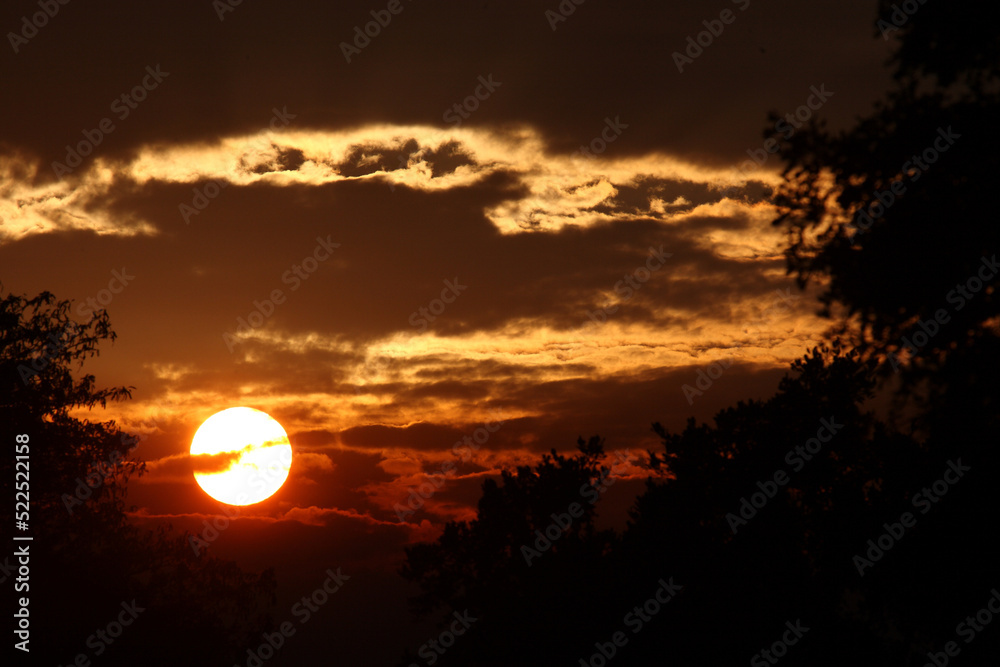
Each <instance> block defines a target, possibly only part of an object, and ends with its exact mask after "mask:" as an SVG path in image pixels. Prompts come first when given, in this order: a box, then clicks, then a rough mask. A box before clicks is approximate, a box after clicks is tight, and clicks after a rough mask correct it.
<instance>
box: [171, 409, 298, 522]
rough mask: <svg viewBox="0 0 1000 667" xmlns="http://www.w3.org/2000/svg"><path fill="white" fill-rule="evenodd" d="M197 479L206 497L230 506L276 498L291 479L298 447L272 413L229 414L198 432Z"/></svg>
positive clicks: (194, 445) (233, 411)
mask: <svg viewBox="0 0 1000 667" xmlns="http://www.w3.org/2000/svg"><path fill="white" fill-rule="evenodd" d="M191 457H192V467H193V469H194V478H195V481H197V482H198V485H199V486H201V488H202V489H204V490H205V493H207V494H208V495H210V496H212V497H213V498H215V499H216V500H218V501H219V502H223V503H226V504H227V505H252V504H254V503H259V502H260V501H262V500H265V499H266V498H270V497H271V496H272V495H274V493H275V492H276V491H277V490H278V489H280V488H281V485H282V484H284V483H285V480H286V479H287V478H288V471H289V469H290V468H291V466H292V445H291V443H290V442H289V441H288V434H287V433H285V429H283V428H281V424H279V423H278V422H277V421H276V420H275V419H274V418H272V417H271V416H270V415H269V414H267V413H266V412H261V411H260V410H255V409H253V408H229V409H228V410H223V411H222V412H217V413H215V414H214V415H212V416H211V417H209V418H208V419H206V420H205V422H204V423H203V424H202V425H201V426H200V427H199V428H198V430H197V431H196V432H195V434H194V438H193V439H192V441H191Z"/></svg>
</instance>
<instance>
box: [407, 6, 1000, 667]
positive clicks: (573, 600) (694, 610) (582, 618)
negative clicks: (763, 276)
mask: <svg viewBox="0 0 1000 667" xmlns="http://www.w3.org/2000/svg"><path fill="white" fill-rule="evenodd" d="M900 4H901V3H898V2H890V1H888V0H883V1H882V2H880V3H879V5H878V17H879V18H880V19H882V20H885V21H892V20H894V19H893V13H894V12H899V11H901V10H900V9H899V8H898V7H899V5H900ZM911 4H912V5H915V6H916V7H917V9H916V11H915V12H912V13H910V14H909V15H907V17H906V19H905V21H902V22H901V23H900V29H899V30H893V31H890V35H891V36H892V38H893V39H897V40H898V42H897V44H896V47H897V48H896V50H895V53H894V55H893V57H892V60H891V65H892V67H893V68H894V69H893V72H894V77H895V80H896V85H895V87H894V89H893V90H892V91H891V92H890V93H889V95H888V97H887V99H886V100H885V101H884V102H882V103H880V104H878V105H877V106H876V108H875V110H874V112H873V113H872V114H871V115H870V116H869V117H867V118H862V119H860V120H859V121H858V123H857V124H856V125H855V126H854V127H852V128H850V129H848V130H845V131H842V132H839V133H832V132H830V131H828V130H827V127H826V125H825V124H824V123H823V122H822V121H821V120H816V121H814V122H813V123H812V124H811V125H810V126H809V127H808V128H806V129H803V130H801V131H799V132H797V133H796V134H794V135H793V136H792V137H791V138H790V139H788V140H787V141H786V142H785V143H784V144H783V146H782V155H783V157H784V158H785V160H786V161H787V164H788V167H787V168H786V170H785V172H784V177H785V182H784V184H783V186H782V187H781V188H780V189H779V191H778V192H777V193H776V198H775V201H776V203H777V204H778V206H779V211H780V217H779V218H778V219H777V220H775V224H776V225H779V226H782V227H783V228H784V229H785V230H786V231H787V233H788V247H787V251H786V257H787V260H788V267H789V272H790V273H792V274H794V275H795V277H796V279H797V280H798V282H799V284H800V285H802V286H804V285H805V284H807V283H809V282H810V281H818V282H819V283H820V284H821V290H822V291H821V296H820V299H821V305H822V310H821V313H822V314H823V315H825V316H826V317H829V318H831V319H832V321H833V322H834V324H835V328H834V329H833V330H832V331H831V336H830V342H829V343H828V344H824V345H820V346H818V347H816V348H815V349H813V350H811V351H810V352H809V353H808V354H807V355H805V356H804V357H803V358H802V359H800V360H799V361H797V362H796V363H795V364H793V365H792V368H791V369H790V372H789V374H788V375H787V376H786V377H785V379H784V380H783V381H782V383H781V385H780V386H779V388H778V392H777V394H776V395H775V396H774V397H772V398H770V399H768V400H764V401H746V402H740V403H738V404H737V405H735V406H733V407H731V408H728V409H725V410H722V411H720V412H719V413H718V414H717V415H716V417H715V420H714V425H707V424H701V425H698V424H696V423H695V422H694V421H693V420H690V421H689V422H688V425H687V427H686V428H685V429H684V430H683V431H681V432H680V433H671V432H669V431H667V430H666V429H664V428H662V427H661V426H659V425H654V429H655V431H656V432H657V433H658V434H659V435H660V437H661V439H662V442H663V450H662V451H650V452H649V459H648V464H647V465H648V468H649V472H650V479H649V480H648V481H647V486H646V490H645V492H644V493H643V494H642V495H641V496H640V497H639V498H638V499H637V500H636V503H635V505H634V507H633V509H632V512H631V518H630V521H629V523H628V525H627V526H626V527H625V529H624V532H623V533H622V534H621V535H617V534H609V533H607V532H597V531H594V530H592V529H591V530H587V529H586V527H587V526H591V525H592V523H591V522H592V515H588V518H587V522H586V523H584V524H583V525H582V526H581V530H580V532H579V533H578V534H577V535H576V536H575V537H574V541H572V542H567V543H566V545H565V546H564V548H562V549H556V548H553V550H552V552H551V553H548V554H546V555H545V556H544V557H543V559H539V560H538V562H537V565H538V566H542V564H543V563H545V565H546V567H547V569H545V570H542V569H539V570H534V569H533V568H532V569H530V570H529V569H528V568H527V567H526V566H525V564H524V562H523V561H519V560H518V559H517V558H516V553H513V552H512V551H511V549H512V548H513V549H516V548H517V546H518V545H520V544H522V543H523V542H524V540H525V535H526V534H527V533H530V532H531V531H532V530H534V529H535V528H538V527H539V526H540V525H541V524H544V523H545V519H544V512H543V513H539V512H536V511H534V508H536V507H541V508H544V510H545V511H548V509H549V508H550V507H552V506H558V505H559V503H564V502H567V501H568V496H570V495H572V494H571V493H568V492H567V489H571V488H572V484H560V483H558V480H562V479H564V478H566V477H568V478H570V479H573V478H574V475H577V476H579V475H580V474H581V471H582V470H583V469H584V466H583V461H586V460H587V458H586V453H585V452H584V453H583V454H582V455H581V456H577V457H574V458H570V459H565V458H551V459H547V460H546V462H545V463H544V464H543V466H541V467H539V468H535V469H527V468H526V469H519V470H518V474H517V475H510V474H505V475H504V477H503V479H502V485H501V486H498V485H496V484H494V483H492V482H490V483H486V484H484V488H483V499H482V501H481V502H480V505H479V516H478V518H477V519H476V520H475V521H473V522H471V523H469V524H455V523H449V524H448V526H447V527H446V529H445V533H444V535H443V536H442V537H441V538H440V539H439V540H437V541H436V542H435V543H433V544H431V545H418V546H416V547H414V548H412V549H410V550H408V553H407V558H408V560H407V564H406V566H405V567H404V569H403V574H404V575H405V576H406V577H407V578H409V579H410V580H412V581H415V582H417V583H419V584H420V586H421V590H422V594H421V595H420V596H419V597H418V598H417V599H416V602H417V603H418V604H417V610H418V611H423V612H427V611H428V610H429V609H432V608H435V607H436V606H439V607H444V608H446V609H449V608H450V609H460V608H462V607H463V605H464V606H466V607H469V608H472V609H473V610H474V612H479V613H482V615H483V617H484V621H483V622H482V627H481V628H480V629H479V631H480V633H481V634H480V636H479V638H478V639H476V640H475V641H463V642H461V648H459V644H456V648H455V649H450V651H449V653H447V654H445V655H444V657H443V659H442V661H441V664H446V665H451V664H456V665H503V664H522V665H550V664H556V663H557V662H558V663H559V664H584V665H586V664H600V662H601V661H600V660H598V661H597V662H596V663H590V662H589V658H590V656H591V655H593V654H595V652H596V651H597V650H598V648H597V647H596V646H595V642H603V643H606V642H607V641H609V639H610V637H611V636H612V633H614V632H616V631H619V630H623V629H625V628H624V627H623V616H624V615H625V614H626V613H627V612H628V611H629V610H630V609H632V608H633V607H634V605H636V604H641V603H642V602H643V601H644V600H646V599H648V598H650V597H651V596H652V594H653V593H654V592H655V589H656V583H655V582H657V581H658V580H659V579H660V578H667V577H671V576H672V577H674V578H675V581H676V582H677V583H678V584H680V585H682V586H683V587H684V589H683V591H682V593H681V594H680V595H679V596H678V597H677V599H676V600H674V601H671V603H670V604H669V605H668V606H666V607H664V609H663V610H662V611H661V612H660V613H659V614H658V615H657V616H656V617H655V618H653V619H652V620H651V621H650V622H649V624H648V628H649V629H643V630H642V632H641V633H635V634H629V633H628V632H626V635H627V636H628V643H627V645H626V646H624V647H621V648H619V649H618V650H617V652H616V654H615V656H614V657H613V658H608V659H605V662H607V663H609V664H610V663H611V660H613V661H614V664H615V665H623V666H624V665H651V664H672V665H673V664H676V665H720V664H735V663H737V662H739V663H745V662H746V661H747V660H748V659H749V660H751V664H773V662H772V661H771V660H768V661H765V660H764V659H763V658H762V657H759V656H758V657H756V660H757V662H754V657H755V655H756V654H758V652H759V651H761V650H762V649H765V648H767V647H769V646H770V645H771V644H772V642H774V641H776V640H778V639H779V638H780V637H781V636H782V633H783V631H784V629H785V626H784V623H785V622H786V621H792V622H794V621H795V620H796V619H801V620H802V622H803V624H804V625H805V626H808V627H809V628H810V630H809V632H808V633H807V634H806V635H805V636H804V638H803V639H802V640H801V641H799V642H798V643H797V644H796V645H795V646H792V647H790V648H789V650H788V652H787V655H785V656H784V657H781V663H782V664H784V665H790V666H791V665H810V666H825V665H831V666H832V665H843V664H855V665H906V666H910V665H913V666H918V665H924V664H926V663H927V662H928V660H929V657H928V653H940V652H941V651H943V650H944V647H945V645H946V643H947V642H950V641H954V642H957V644H958V646H959V647H960V651H961V656H962V657H961V658H960V659H961V660H962V661H963V663H967V664H992V663H993V662H995V659H996V655H998V654H1000V633H996V632H990V631H988V630H986V629H984V631H983V632H981V633H980V634H977V635H976V636H975V637H974V643H966V642H965V641H963V639H966V640H967V639H968V637H967V636H966V637H962V636H959V635H957V633H958V628H959V627H960V626H957V624H958V623H960V622H961V621H963V620H964V619H965V618H966V617H967V616H970V615H971V616H975V614H976V612H978V611H979V610H980V609H981V608H982V607H983V606H984V605H985V603H986V600H987V599H988V598H989V595H990V592H991V589H993V587H994V586H996V572H997V568H996V562H997V556H998V553H1000V552H998V551H997V548H996V539H995V535H996V526H997V523H998V518H1000V513H998V502H997V498H996V491H995V489H994V487H993V485H992V483H991V482H992V479H993V475H994V474H995V472H996V471H997V469H998V463H1000V462H998V460H997V448H996V433H997V426H998V418H1000V410H998V409H997V389H998V386H1000V385H998V383H997V382H996V374H997V370H998V367H1000V365H998V363H997V362H998V358H1000V336H998V333H1000V331H998V312H997V298H996V288H995V284H987V283H988V281H986V279H985V278H984V277H982V276H980V277H981V278H982V280H983V285H982V287H981V288H980V289H978V290H975V294H972V295H971V296H970V297H969V298H966V297H965V296H963V297H962V300H963V305H962V307H961V308H959V307H957V306H958V303H957V298H953V299H952V300H951V301H949V295H950V294H951V293H952V290H955V289H956V286H957V285H966V284H967V281H968V280H969V279H970V278H972V277H976V276H977V274H978V271H979V269H980V267H981V266H983V261H984V258H985V259H986V260H987V262H989V260H991V259H992V258H993V257H994V256H995V254H996V253H997V248H998V243H997V241H998V236H1000V233H998V228H997V226H996V225H995V224H993V223H992V222H990V221H991V220H992V216H991V213H992V211H991V209H992V207H991V206H989V197H990V195H991V194H992V191H993V179H994V175H995V174H996V173H997V172H998V171H1000V170H998V166H1000V165H998V156H1000V150H998V148H1000V146H998V143H1000V142H998V139H997V134H996V132H995V130H994V128H993V126H994V124H995V118H996V116H997V103H998V101H1000V76H998V75H1000V69H998V68H1000V34H998V33H997V31H996V30H995V29H994V28H993V27H992V25H991V24H990V23H989V22H988V21H982V20H978V19H977V18H976V17H975V16H973V15H972V14H970V12H969V9H970V5H968V4H967V3H911ZM895 20H896V21H897V22H899V19H898V16H897V17H896V19H895ZM883 25H887V24H883ZM875 32H876V36H878V37H879V38H880V37H881V32H880V31H879V28H878V27H876V30H875ZM771 120H772V121H773V120H775V119H774V118H772V119H771ZM770 126H772V127H773V122H772V123H771V124H770ZM949 127H951V128H952V130H953V131H952V133H951V135H950V136H951V139H952V141H951V143H950V144H949V145H948V146H947V150H943V149H942V146H943V145H944V144H943V143H942V142H944V141H946V140H945V139H942V140H941V141H939V142H938V147H937V148H935V150H937V151H939V157H938V159H937V160H936V161H935V162H934V163H933V164H928V163H930V160H929V159H928V160H927V163H925V164H924V166H918V167H916V168H914V164H915V163H913V162H910V163H909V164H907V161H908V160H910V159H911V156H913V155H914V154H918V155H922V154H923V152H924V150H925V149H927V148H931V147H934V141H935V139H936V138H938V137H941V136H948V134H949V130H948V128H949ZM939 130H940V132H939ZM955 134H957V135H960V136H957V137H956V136H954V135H955ZM894 182H897V185H896V188H897V192H893V190H892V185H893V183H894ZM900 183H901V184H902V185H904V186H905V190H904V191H902V192H899V184H900ZM887 192H888V193H892V194H893V197H892V201H891V203H890V202H889V197H888V195H886V193H887ZM880 200H881V201H880ZM873 204H879V205H880V206H881V209H879V207H878V206H875V207H874V208H873V207H872V205H873ZM859 213H867V214H870V216H871V223H870V224H868V223H867V219H866V218H864V217H859ZM859 221H861V222H863V223H864V224H859ZM990 280H992V279H990ZM941 309H946V311H947V314H948V315H949V319H948V321H947V322H945V323H941V324H939V326H938V327H937V329H936V330H933V327H927V322H932V321H934V320H935V316H936V315H937V314H938V311H939V310H941ZM921 322H923V323H924V326H921V324H920V323H921ZM928 329H930V330H931V331H933V333H931V331H928ZM917 331H923V332H924V335H925V336H926V341H925V342H923V343H918V344H916V345H915V348H916V349H915V350H907V349H906V347H907V346H906V343H905V341H904V336H905V337H908V338H909V339H912V338H913V337H914V334H915V332H917ZM896 370H898V371H899V373H898V374H896V373H894V371H896ZM887 395H891V396H894V397H895V400H896V403H895V408H896V409H895V411H893V412H892V413H890V414H889V415H888V416H889V419H885V418H884V417H883V416H880V415H878V414H876V412H875V410H874V407H873V406H875V405H879V404H880V400H881V399H884V398H885V397H886V396H887ZM821 420H827V421H828V422H829V421H835V422H836V423H838V424H842V425H843V426H842V428H840V429H838V431H837V433H836V435H835V437H833V438H832V439H831V440H830V441H829V442H828V443H826V444H824V445H823V446H822V447H821V448H820V451H818V452H817V453H816V455H815V456H814V458H813V459H812V460H809V461H803V462H802V465H801V466H798V465H792V464H791V463H790V460H794V458H793V459H786V458H785V457H786V456H789V454H788V452H790V451H792V452H794V451H795V448H796V447H800V446H802V445H803V444H804V443H806V441H807V440H808V439H809V438H812V437H814V436H815V435H816V433H817V429H818V428H819V426H820V424H821V423H822V421H821ZM592 465H597V461H596V460H595V462H594V463H593V464H592ZM552 466H555V468H553V467H552ZM960 468H968V470H967V471H963V473H962V476H960V477H957V478H956V477H955V473H954V472H952V473H951V474H950V475H949V477H950V478H951V479H954V481H953V482H949V483H945V482H944V481H939V480H944V479H946V476H945V474H944V473H945V471H947V470H952V471H954V470H956V469H960ZM778 470H782V471H784V472H785V473H787V474H788V476H789V480H788V482H787V484H784V485H780V488H777V489H776V491H775V493H773V497H772V498H770V499H768V500H767V502H766V503H764V504H763V506H762V507H759V508H754V514H753V516H752V517H751V518H747V519H745V522H744V521H740V520H739V519H737V520H734V517H737V516H738V512H739V511H740V507H741V504H742V500H743V499H744V498H749V497H750V496H751V495H752V494H754V493H755V492H758V491H760V486H758V483H762V484H764V485H765V487H766V486H767V482H768V481H769V480H774V479H775V473H776V472H777V471H778ZM591 472H592V469H591ZM574 481H578V479H576V480H574ZM767 488H770V487H767ZM942 489H943V490H944V492H942ZM932 498H933V500H931V499H932ZM906 512H909V513H910V514H911V515H912V516H913V518H914V520H915V525H913V526H911V527H902V528H904V530H903V531H902V534H901V536H900V537H894V538H891V539H890V538H884V539H883V544H885V543H886V540H888V541H889V542H891V545H890V546H889V547H888V548H887V549H878V550H876V549H873V548H872V547H870V543H869V540H871V541H872V543H875V544H876V546H877V541H878V540H879V538H880V536H883V534H885V533H886V532H887V530H888V529H887V524H888V525H889V526H893V528H892V530H894V531H896V532H897V533H898V531H899V528H898V527H896V526H895V525H894V524H899V523H900V521H901V516H902V515H903V514H904V513H906ZM747 514H748V515H749V511H747ZM739 518H740V519H742V517H739ZM734 528H735V533H734ZM560 546H562V545H560ZM869 549H871V553H872V555H873V557H872V559H871V562H870V564H867V565H866V564H864V562H863V561H862V562H859V559H858V557H859V556H860V557H867V554H868V552H869ZM541 573H544V576H543V577H541V579H540V580H539V579H538V575H539V574H541ZM567 573H571V574H572V576H570V577H567V576H566V575H567ZM470 591H472V592H475V594H470ZM487 591H488V592H489V595H485V594H484V593H485V592H487ZM500 601H502V602H500ZM517 605H519V606H520V609H521V616H519V615H518V612H517V610H516V609H515V608H514V607H516V606H517ZM540 612H544V615H543V614H542V613H540ZM487 617H489V620H488V621H487V620H486V618H487ZM487 625H489V626H490V630H489V632H491V633H492V634H491V635H490V636H489V638H484V635H485V634H486V632H487ZM967 627H968V626H967ZM452 651H453V652H452ZM773 657H774V656H772V658H773ZM939 660H940V658H939ZM938 664H942V663H940V662H939V663H938Z"/></svg>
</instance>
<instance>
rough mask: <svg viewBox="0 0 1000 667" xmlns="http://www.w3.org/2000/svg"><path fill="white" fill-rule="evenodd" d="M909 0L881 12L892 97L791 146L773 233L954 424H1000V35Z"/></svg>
mask: <svg viewBox="0 0 1000 667" xmlns="http://www.w3.org/2000/svg"><path fill="white" fill-rule="evenodd" d="M901 4H903V3H898V2H889V1H884V2H881V3H880V6H879V7H880V9H879V11H880V14H879V16H880V21H881V22H880V23H879V24H878V26H877V27H876V34H877V35H878V36H879V38H881V36H882V34H883V33H884V34H885V35H886V36H887V37H888V38H889V39H892V40H894V43H895V45H896V48H895V50H894V54H893V56H892V58H891V60H890V64H891V66H892V68H893V74H894V78H895V87H894V88H893V90H892V91H891V92H890V93H889V94H888V96H887V98H886V99H885V100H884V101H883V102H880V103H879V104H878V105H876V108H875V110H874V112H873V113H871V114H870V115H868V116H866V117H864V118H861V119H859V121H858V123H857V124H856V125H854V126H853V127H850V128H848V129H846V130H842V131H839V132H831V131H829V130H828V129H827V128H826V126H825V125H824V124H823V123H822V122H820V121H817V122H816V123H814V124H813V125H812V126H811V127H810V128H808V129H803V130H801V131H799V132H797V133H796V134H795V135H793V136H791V138H790V139H789V140H788V141H787V142H786V143H785V145H784V147H783V150H782V156H783V157H784V158H785V159H786V161H787V164H788V166H787V168H786V170H785V174H784V175H785V183H784V186H783V187H782V188H781V189H780V190H779V192H778V196H777V198H776V202H777V204H778V205H779V208H780V210H781V215H780V217H779V218H778V219H777V220H775V224H776V225H780V226H782V227H784V228H785V229H786V230H787V232H788V240H789V246H788V249H787V253H786V254H787V257H788V262H789V270H790V271H791V272H792V273H794V274H795V275H796V277H797V279H798V280H799V282H800V283H802V284H805V283H806V282H808V281H810V280H818V281H820V283H821V284H822V285H823V293H822V295H821V300H822V303H823V304H824V311H823V312H824V313H825V314H826V315H828V316H832V317H834V318H835V321H836V322H837V323H838V324H839V325H840V326H841V333H845V334H849V335H850V340H851V342H852V343H853V344H855V345H857V346H858V347H859V349H861V350H862V351H863V352H865V354H867V355H870V356H872V357H874V358H878V359H880V360H882V361H883V362H884V363H883V364H882V366H881V370H882V372H883V373H884V374H886V375H894V373H895V372H896V371H900V372H901V375H900V376H899V377H900V378H901V379H902V388H903V390H904V393H905V394H906V395H907V397H908V398H913V399H918V400H919V401H920V402H922V404H923V407H924V408H925V410H926V409H927V408H931V407H933V408H935V410H933V411H927V414H926V415H925V416H926V417H927V419H926V421H927V422H928V426H929V427H933V422H937V424H938V428H941V427H942V422H944V424H945V426H944V428H948V426H947V424H953V422H954V419H953V418H954V416H955V415H956V414H960V413H963V412H964V413H965V414H966V415H978V416H979V417H984V416H986V415H990V416H991V417H992V416H995V415H996V414H997V413H998V410H997V392H996V387H997V383H996V382H995V380H994V375H993V373H994V369H996V368H997V365H998V364H997V361H998V352H1000V344H998V333H1000V331H998V319H997V316H998V314H1000V313H998V300H997V293H996V284H997V283H996V278H997V277H998V276H997V275H996V274H997V271H998V269H997V267H996V263H995V259H996V258H997V254H998V245H1000V244H998V241H1000V228H998V227H997V225H996V224H995V222H994V218H995V213H994V212H993V206H992V205H991V204H992V201H991V200H992V196H993V191H994V179H995V174H996V173H997V172H998V169H1000V137H998V135H997V133H996V130H995V123H996V117H997V114H998V111H1000V105H998V102H1000V36H998V33H997V31H996V30H995V29H993V26H992V25H990V22H989V21H986V20H980V19H978V18H977V16H976V13H975V12H974V11H971V10H972V9H973V6H972V5H970V4H969V3H961V2H953V3H934V2H930V3H913V6H914V7H918V9H917V10H916V11H915V12H912V13H906V12H903V11H902V10H901V9H900V5H901ZM896 25H899V26H900V27H899V28H898V29H897V28H896V27H895V26H896ZM984 267H985V268H984ZM981 271H982V272H981ZM991 273H992V275H993V277H987V276H988V275H989V274H991ZM991 424H992V426H991V428H995V427H996V425H997V423H996V421H995V420H993V421H992V422H991ZM984 428H985V425H984Z"/></svg>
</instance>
